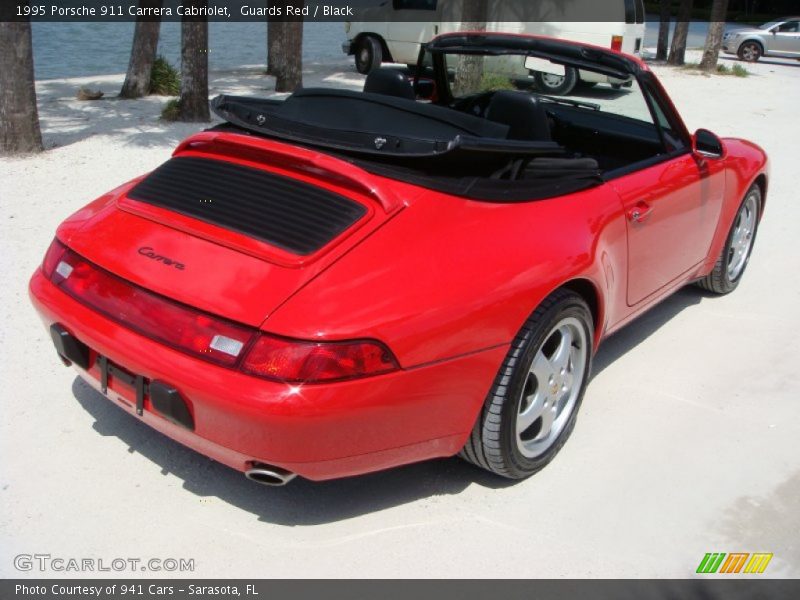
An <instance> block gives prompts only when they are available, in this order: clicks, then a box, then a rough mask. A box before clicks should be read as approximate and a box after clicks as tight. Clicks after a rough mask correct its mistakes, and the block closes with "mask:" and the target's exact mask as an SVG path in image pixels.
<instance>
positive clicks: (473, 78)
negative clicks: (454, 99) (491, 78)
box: [452, 0, 489, 96]
mask: <svg viewBox="0 0 800 600" xmlns="http://www.w3.org/2000/svg"><path fill="white" fill-rule="evenodd" d="M488 10H489V4H488V1H487V0H461V23H460V26H459V29H460V30H461V31H484V30H485V29H486V17H487V14H488ZM482 78H483V57H482V56H470V55H466V54H461V55H459V56H458V63H457V64H456V72H455V77H454V79H453V89H452V92H453V95H454V96H461V95H464V94H467V93H471V92H475V91H477V90H478V89H480V85H481V79H482Z"/></svg>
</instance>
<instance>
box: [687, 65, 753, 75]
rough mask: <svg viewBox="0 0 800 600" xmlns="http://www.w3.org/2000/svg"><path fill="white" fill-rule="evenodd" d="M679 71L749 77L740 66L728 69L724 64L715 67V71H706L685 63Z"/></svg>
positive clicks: (746, 71)
mask: <svg viewBox="0 0 800 600" xmlns="http://www.w3.org/2000/svg"><path fill="white" fill-rule="evenodd" d="M681 69H686V70H692V71H700V72H702V73H709V74H710V73H716V74H717V75H733V76H734V77H747V76H748V75H750V71H748V70H747V69H745V68H744V67H743V66H742V65H737V64H734V65H733V66H732V67H729V66H728V65H725V64H719V65H717V68H716V70H715V71H706V70H705V69H702V68H701V67H700V63H696V62H695V63H685V64H683V65H681Z"/></svg>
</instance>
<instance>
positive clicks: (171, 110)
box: [161, 98, 181, 121]
mask: <svg viewBox="0 0 800 600" xmlns="http://www.w3.org/2000/svg"><path fill="white" fill-rule="evenodd" d="M180 116H181V101H180V100H179V99H178V98H173V99H172V100H170V101H169V102H167V103H166V104H165V105H164V108H163V110H162V111H161V118H162V119H163V120H164V121H177V120H178V119H179V118H180Z"/></svg>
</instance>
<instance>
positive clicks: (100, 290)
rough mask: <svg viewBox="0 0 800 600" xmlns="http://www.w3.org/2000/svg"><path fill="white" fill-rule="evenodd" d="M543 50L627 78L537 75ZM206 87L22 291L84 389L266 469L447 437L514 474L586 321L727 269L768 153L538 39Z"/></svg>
mask: <svg viewBox="0 0 800 600" xmlns="http://www.w3.org/2000/svg"><path fill="white" fill-rule="evenodd" d="M514 62H516V63H518V64H517V65H514V64H513V63H514ZM541 63H547V64H550V65H551V67H550V69H551V70H552V71H553V72H555V71H556V69H557V68H558V67H560V68H561V69H567V68H578V67H579V68H580V69H582V70H583V69H586V70H590V71H592V72H596V73H599V74H602V75H606V76H609V77H613V78H616V79H620V80H625V81H629V82H630V83H631V87H630V88H627V89H625V90H620V91H614V90H605V93H599V92H602V90H598V93H596V94H595V96H596V102H586V101H582V100H574V99H565V98H561V97H555V96H549V95H545V94H539V93H534V92H531V91H530V87H529V86H525V85H524V82H520V81H519V80H518V78H517V73H518V71H519V70H520V69H521V68H524V70H532V69H534V68H535V67H536V66H537V65H539V64H541ZM520 65H521V66H520ZM453 71H454V72H453ZM451 75H452V76H451ZM710 101H711V100H710ZM213 108H214V110H215V112H216V113H217V114H218V115H219V116H221V117H222V118H223V119H224V120H225V123H224V124H222V125H218V126H216V127H213V128H211V129H209V130H207V131H205V132H201V133H197V134H195V135H192V136H191V137H189V138H188V139H186V140H185V141H183V142H182V143H181V144H180V145H179V146H178V147H177V149H176V150H175V152H174V154H173V157H172V158H171V159H170V160H168V161H167V162H166V163H164V164H163V165H161V166H160V167H158V168H157V169H156V170H155V171H153V172H152V173H150V174H147V175H144V176H142V177H139V178H137V179H135V180H133V181H130V182H128V183H125V184H123V185H122V186H120V187H118V188H117V189H115V190H112V191H111V192H109V193H107V194H105V195H104V196H101V197H100V198H99V199H97V200H95V201H94V202H92V203H90V204H89V205H87V206H86V207H84V208H82V209H81V210H79V211H78V212H76V213H75V214H74V215H72V216H71V217H69V218H68V219H67V220H66V221H64V222H63V223H62V224H61V225H60V226H59V228H58V230H57V232H56V238H55V240H54V241H53V243H52V245H51V246H50V248H49V249H48V250H47V253H46V255H45V257H44V261H43V263H42V265H41V267H40V268H38V269H37V270H36V272H35V273H34V275H33V277H32V279H31V282H30V295H31V298H32V300H33V303H34V305H35V307H36V309H37V310H38V312H39V314H40V315H41V317H42V319H43V321H44V323H45V326H46V327H47V328H48V329H49V331H50V335H51V336H52V339H53V342H54V344H55V347H56V350H57V352H58V355H59V356H60V357H61V360H62V361H64V362H65V363H66V364H72V365H73V366H75V367H76V368H77V370H78V373H79V375H80V376H81V377H83V378H84V379H85V380H86V381H88V382H89V383H90V384H91V385H92V386H93V387H94V388H95V389H97V390H99V391H100V392H102V393H103V394H105V395H106V396H107V397H108V398H109V399H110V400H112V401H113V402H114V403H115V404H116V405H117V406H119V407H121V408H123V409H124V410H126V411H129V412H130V413H132V414H135V415H138V417H139V418H141V419H143V420H144V422H145V423H147V424H149V425H151V426H152V427H153V428H155V429H157V430H159V431H161V432H163V433H165V434H166V435H168V436H170V437H172V438H174V439H175V440H177V441H179V442H181V443H183V444H185V445H187V446H189V447H191V448H194V449H195V450H197V451H199V452H202V453H203V454H206V455H207V456H209V457H211V458H213V459H215V460H218V461H220V462H222V463H224V464H226V465H228V466H230V467H233V468H234V469H238V470H240V471H243V472H245V473H246V475H247V476H248V477H250V478H251V479H254V480H256V481H259V482H261V483H266V484H271V485H281V484H283V483H286V482H287V481H288V480H290V479H291V478H293V477H295V475H301V476H303V477H306V478H309V479H313V480H321V479H330V478H335V477H344V476H348V475H355V474H359V473H366V472H369V471H375V470H379V469H386V468H389V467H393V466H396V465H402V464H406V463H411V462H415V461H421V460H425V459H429V458H434V457H443V456H451V455H455V454H457V453H458V454H460V455H461V456H462V457H463V458H465V459H466V460H468V461H470V462H472V463H474V464H476V465H478V466H480V467H482V468H484V469H488V470H489V471H491V472H493V473H496V474H498V475H501V476H503V477H509V478H522V477H526V476H528V475H531V474H532V473H534V472H536V471H537V470H539V469H541V468H542V467H544V466H545V465H546V464H547V463H548V462H549V461H550V460H552V459H553V457H554V456H555V455H556V454H557V453H558V451H559V449H560V448H561V447H562V446H563V444H564V443H565V441H566V440H567V438H568V437H569V435H570V433H571V432H572V430H573V428H574V426H575V422H576V418H577V414H578V409H579V407H580V405H581V402H582V399H583V395H584V390H585V389H586V385H587V383H588V381H589V378H590V373H591V365H592V356H593V354H594V353H595V351H596V350H597V347H598V345H599V344H600V342H601V341H602V340H603V339H605V338H606V337H608V336H609V335H611V334H612V333H614V332H615V331H617V330H619V329H620V328H621V327H623V326H624V325H625V324H627V323H629V322H630V321H632V320H633V319H635V318H636V317H637V316H639V315H641V314H643V313H644V312H645V311H646V310H647V309H649V308H650V307H652V306H654V305H655V304H657V303H658V302H659V301H661V300H663V299H664V298H666V297H668V296H669V295H670V294H672V293H673V292H675V291H676V290H678V289H680V288H681V287H683V286H685V285H687V284H691V283H697V284H699V285H700V286H701V287H703V288H704V289H706V290H708V291H710V292H712V293H716V294H726V293H728V292H731V291H733V290H734V289H735V288H736V287H737V286H738V285H739V283H740V281H741V280H742V276H743V274H744V272H745V269H746V268H747V265H748V261H749V258H750V255H751V251H752V248H753V242H754V240H755V236H756V232H757V228H758V224H759V221H760V219H761V216H762V214H763V211H764V205H765V200H766V192H767V189H768V181H767V176H768V169H767V157H766V155H765V154H764V152H763V151H762V150H761V149H760V148H759V147H758V146H756V145H755V144H753V143H751V142H748V141H744V140H739V139H733V138H726V139H720V138H718V137H717V136H716V135H714V134H713V133H711V132H710V131H707V130H703V129H701V130H698V131H697V132H696V133H695V134H693V135H690V134H689V132H688V131H687V130H686V127H685V125H684V123H683V121H682V120H681V118H680V116H679V115H678V113H677V112H676V110H675V107H674V106H673V104H672V102H671V101H670V99H669V97H668V96H667V94H666V92H665V91H664V89H663V88H662V87H661V84H660V83H659V82H658V80H657V79H656V77H655V75H654V74H653V73H652V72H651V71H650V69H649V68H648V66H647V65H646V64H645V63H643V62H641V61H640V60H639V59H637V58H636V57H633V56H627V55H624V54H621V53H618V52H614V51H611V50H606V49H603V48H597V47H592V46H587V45H583V44H577V43H573V42H566V41H561V40H555V39H551V38H541V37H533V36H517V35H508V34H477V33H471V34H449V35H444V36H440V37H437V38H436V39H434V40H433V41H432V42H430V43H429V44H427V45H426V46H425V50H424V52H423V53H422V56H421V57H420V63H419V64H418V66H417V69H416V74H415V78H414V81H413V82H412V81H409V80H408V79H407V78H406V76H405V75H404V74H403V73H402V72H400V71H398V70H396V69H388V68H387V69H377V70H375V71H373V72H372V73H370V74H369V76H368V77H367V80H366V84H365V91H363V92H355V91H349V90H341V89H324V88H304V89H300V90H298V91H296V92H295V93H294V94H292V95H291V96H289V97H288V98H286V99H285V100H276V99H258V98H244V97H235V96H220V97H218V98H216V99H215V100H214V102H213Z"/></svg>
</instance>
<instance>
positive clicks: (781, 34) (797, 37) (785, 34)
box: [769, 21, 800, 56]
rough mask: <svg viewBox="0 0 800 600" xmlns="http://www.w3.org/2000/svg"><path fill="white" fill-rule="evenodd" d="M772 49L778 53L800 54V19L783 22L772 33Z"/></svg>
mask: <svg viewBox="0 0 800 600" xmlns="http://www.w3.org/2000/svg"><path fill="white" fill-rule="evenodd" d="M771 37H772V40H771V42H770V44H769V45H770V50H771V51H772V52H776V53H778V54H786V55H790V56H800V21H786V22H785V23H781V24H780V25H778V26H777V27H776V28H775V29H773V33H772V35H771Z"/></svg>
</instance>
